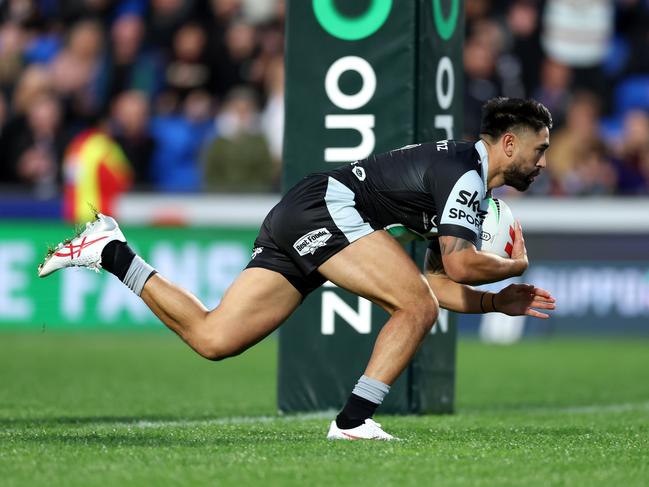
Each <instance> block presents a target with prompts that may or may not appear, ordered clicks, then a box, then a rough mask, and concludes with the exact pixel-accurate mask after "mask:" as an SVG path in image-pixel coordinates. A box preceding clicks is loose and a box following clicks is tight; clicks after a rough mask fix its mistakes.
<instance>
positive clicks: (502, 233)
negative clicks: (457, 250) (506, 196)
mask: <svg viewBox="0 0 649 487" xmlns="http://www.w3.org/2000/svg"><path fill="white" fill-rule="evenodd" d="M514 224H515V221H514V215H512V210H510V209H509V206H507V203H505V202H504V201H503V200H500V199H498V198H489V208H488V210H487V216H486V217H485V219H484V222H483V223H482V233H481V234H480V242H481V246H480V250H483V251H484V252H490V253H492V254H496V255H499V256H501V257H507V258H509V257H511V256H512V250H513V248H514Z"/></svg>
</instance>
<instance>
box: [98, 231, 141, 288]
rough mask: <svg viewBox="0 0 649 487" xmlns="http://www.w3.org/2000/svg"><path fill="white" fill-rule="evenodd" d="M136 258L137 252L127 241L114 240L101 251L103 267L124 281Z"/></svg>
mask: <svg viewBox="0 0 649 487" xmlns="http://www.w3.org/2000/svg"><path fill="white" fill-rule="evenodd" d="M134 258H135V252H133V250H131V247H129V246H128V245H127V244H126V242H120V241H119V240H113V241H112V242H109V243H108V245H106V247H104V250H102V251H101V267H102V268H104V269H106V270H107V271H108V272H110V273H111V274H115V275H116V276H117V278H118V279H119V280H120V281H122V282H123V281H124V277H125V276H126V272H127V271H128V268H129V267H130V266H131V262H133V259H134Z"/></svg>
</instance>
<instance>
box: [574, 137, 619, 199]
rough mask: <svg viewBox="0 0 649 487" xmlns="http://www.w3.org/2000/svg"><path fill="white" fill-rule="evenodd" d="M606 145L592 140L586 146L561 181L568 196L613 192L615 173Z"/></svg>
mask: <svg viewBox="0 0 649 487" xmlns="http://www.w3.org/2000/svg"><path fill="white" fill-rule="evenodd" d="M607 152H608V151H607V149H606V146H605V145H604V144H602V143H599V142H594V143H593V144H590V145H588V146H586V147H585V148H584V149H583V151H582V152H581V154H580V157H579V159H577V160H576V161H575V164H574V165H573V166H572V168H571V169H570V170H569V171H568V172H567V173H566V175H565V177H564V179H563V181H562V189H563V193H564V194H566V195H569V196H592V195H599V196H606V195H611V194H613V193H615V189H616V186H617V174H616V172H615V168H614V167H613V165H612V164H611V160H610V158H609V155H608V153H607Z"/></svg>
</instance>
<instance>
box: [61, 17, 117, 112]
mask: <svg viewBox="0 0 649 487" xmlns="http://www.w3.org/2000/svg"><path fill="white" fill-rule="evenodd" d="M103 48H104V30H103V27H102V25H101V24H100V23H99V22H96V21H93V20H82V21H80V22H78V23H77V24H75V25H74V26H73V27H72V30H71V31H70V33H69V36H68V42H67V44H66V46H65V48H64V49H63V50H62V51H61V52H60V53H59V55H58V56H57V57H56V58H55V59H54V61H53V63H52V67H51V74H52V80H53V83H54V87H55V89H56V91H57V92H58V93H59V95H60V96H61V98H62V100H63V102H64V104H65V108H66V115H67V117H68V119H69V120H71V121H74V122H76V123H77V124H78V125H85V124H88V123H91V122H94V121H95V120H96V118H97V117H98V116H99V114H100V111H101V108H102V107H103V106H104V103H105V100H104V99H102V98H101V97H100V96H99V95H100V94H99V93H98V92H97V89H96V88H97V79H98V75H99V69H100V61H101V54H102V50H103Z"/></svg>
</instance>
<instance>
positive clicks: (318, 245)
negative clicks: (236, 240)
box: [246, 174, 375, 296]
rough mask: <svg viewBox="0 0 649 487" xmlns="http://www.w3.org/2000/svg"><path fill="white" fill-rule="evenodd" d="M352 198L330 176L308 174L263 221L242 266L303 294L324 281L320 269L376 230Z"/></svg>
mask: <svg viewBox="0 0 649 487" xmlns="http://www.w3.org/2000/svg"><path fill="white" fill-rule="evenodd" d="M354 198H355V195H354V192H353V191H352V190H351V189H349V188H348V187H347V186H345V185H344V184H342V183H341V182H339V181H338V180H336V179H334V178H332V177H330V176H327V175H325V174H313V175H311V176H307V177H306V178H304V179H303V180H302V181H300V182H299V183H298V184H297V185H296V186H294V187H293V188H292V189H291V190H290V191H289V192H288V193H286V195H284V197H283V198H282V199H281V201H280V202H279V203H278V204H277V205H276V206H275V207H274V208H273V209H272V210H270V213H268V215H267V216H266V218H265V219H264V222H263V224H262V226H261V229H260V231H259V235H258V236H257V239H256V240H255V245H254V249H253V252H252V258H251V260H250V263H249V264H248V265H247V266H246V268H251V267H262V268H264V269H269V270H271V271H276V272H279V273H280V274H282V275H283V276H284V277H286V279H288V281H289V282H290V283H291V284H292V285H293V286H294V287H295V288H296V289H297V290H298V291H299V292H300V293H302V295H303V296H306V295H307V294H309V293H310V292H311V291H313V290H314V289H316V288H318V287H319V286H321V285H322V284H323V283H324V282H325V281H326V279H325V278H324V277H323V276H322V275H320V273H319V272H318V270H317V269H318V267H319V266H320V265H322V264H323V263H324V262H325V261H326V260H327V259H329V258H330V257H331V256H332V255H334V254H336V253H338V252H340V251H341V250H342V249H344V248H345V247H347V246H348V245H349V244H350V243H351V242H354V241H355V240H358V239H359V238H361V237H364V236H365V235H368V234H370V233H372V232H373V231H374V230H375V228H373V227H372V225H371V224H370V223H369V222H368V221H367V220H366V219H365V218H363V216H361V214H360V213H359V212H358V210H357V209H356V207H355V199H354Z"/></svg>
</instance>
